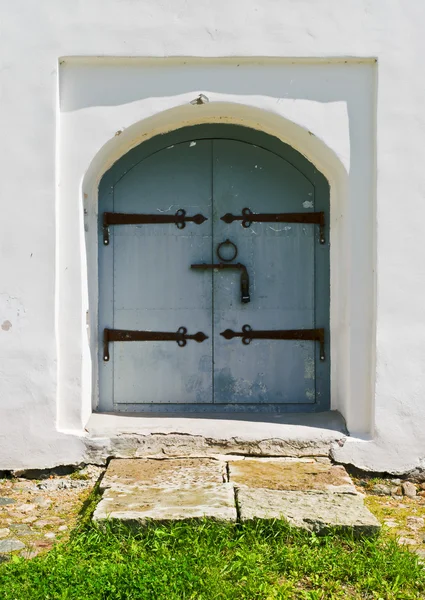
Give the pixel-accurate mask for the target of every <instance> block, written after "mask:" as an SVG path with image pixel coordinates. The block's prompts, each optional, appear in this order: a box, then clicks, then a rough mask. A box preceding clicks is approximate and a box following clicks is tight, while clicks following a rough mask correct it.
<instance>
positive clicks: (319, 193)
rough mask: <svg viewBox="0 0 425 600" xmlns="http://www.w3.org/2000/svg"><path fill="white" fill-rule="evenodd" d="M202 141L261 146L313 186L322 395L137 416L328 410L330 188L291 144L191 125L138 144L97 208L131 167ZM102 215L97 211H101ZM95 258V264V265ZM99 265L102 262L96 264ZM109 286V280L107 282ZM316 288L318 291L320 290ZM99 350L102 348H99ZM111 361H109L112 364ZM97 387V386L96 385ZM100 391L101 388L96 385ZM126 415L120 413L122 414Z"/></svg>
mask: <svg viewBox="0 0 425 600" xmlns="http://www.w3.org/2000/svg"><path fill="white" fill-rule="evenodd" d="M202 139H227V140H234V141H239V142H244V143H247V144H251V145H254V146H258V147H261V148H263V149H265V150H267V151H268V152H271V153H273V154H275V155H277V156H279V157H280V158H282V159H283V160H285V161H287V162H289V163H290V164H291V165H292V166H293V167H294V168H296V169H297V170H298V171H299V172H301V173H302V174H303V175H304V176H305V177H306V178H307V179H308V180H309V181H310V182H311V184H312V185H313V187H314V194H315V204H314V207H315V210H323V211H325V213H326V219H325V239H326V245H327V249H328V251H327V252H316V246H315V258H314V260H315V271H317V270H318V267H319V266H320V272H321V273H323V274H324V278H325V281H324V282H323V279H322V280H321V281H320V282H319V281H318V279H319V278H318V277H316V278H315V294H316V297H318V296H319V294H320V295H321V296H323V289H326V290H327V294H326V299H325V300H326V301H325V302H323V303H320V305H319V306H318V307H317V304H316V303H315V307H316V308H315V318H316V322H320V324H322V323H323V325H320V326H323V327H325V331H326V337H325V353H326V361H325V363H322V362H321V361H320V360H319V348H318V344H316V361H315V365H316V377H315V385H316V390H317V382H318V383H319V387H320V390H321V393H320V394H317V393H316V402H315V403H312V404H267V405H261V404H257V405H246V404H241V405H240V406H235V404H232V405H230V406H229V405H214V404H205V405H193V404H192V405H178V406H174V405H167V404H165V405H158V404H156V405H149V404H146V405H143V404H141V405H140V408H138V412H140V413H176V412H179V413H187V412H196V413H200V412H203V413H214V412H220V413H225V412H239V413H241V412H253V409H254V412H267V413H270V412H273V413H287V412H319V411H324V410H328V409H329V408H330V404H331V399H330V373H331V369H330V361H331V352H330V337H331V336H330V252H329V236H330V227H329V222H330V188H329V183H328V181H327V179H326V178H325V177H324V175H323V174H322V173H321V172H320V171H318V169H317V168H316V167H315V166H314V165H313V164H312V163H311V162H310V161H309V160H308V159H307V158H305V157H304V156H303V155H302V154H301V153H300V152H298V151H297V150H295V149H294V148H293V147H291V146H290V145H288V144H286V143H284V142H282V141H281V140H280V139H278V138H276V137H273V136H271V135H269V134H267V133H264V132H262V131H258V130H256V129H252V128H248V127H244V126H241V125H233V124H232V125H231V124H203V125H192V126H187V127H183V128H180V129H177V130H174V131H172V132H169V133H166V134H161V135H157V136H155V137H153V138H151V139H149V140H147V141H145V142H143V143H141V144H140V145H138V146H136V147H135V148H133V149H132V150H130V151H129V152H128V153H126V154H125V155H124V156H122V157H121V158H120V159H119V160H118V161H117V162H116V163H115V164H114V165H113V166H112V167H111V168H110V169H109V170H108V171H107V172H106V173H105V174H104V175H103V177H102V179H101V182H100V185H99V207H100V206H101V205H102V204H107V203H108V200H110V197H111V195H112V193H113V187H114V186H115V184H116V183H117V182H118V181H119V180H120V179H122V177H124V176H125V174H126V173H128V171H130V170H131V169H132V167H134V166H135V165H137V164H138V163H140V162H141V161H142V160H144V159H145V158H147V157H148V156H151V155H153V154H155V153H157V152H159V151H161V150H164V149H166V148H167V147H169V146H172V145H174V144H177V143H184V142H190V141H199V140H202ZM99 212H100V211H99ZM98 224H99V225H98V249H99V256H100V252H101V251H102V250H101V249H102V246H103V228H102V223H101V219H100V218H99V219H98ZM99 256H98V261H99ZM99 265H100V261H99ZM101 277H102V273H101V269H100V267H99V277H98V290H99V298H100V293H101V292H100V286H101ZM109 280H110V281H111V280H112V278H109ZM319 288H320V289H319ZM100 335H101V331H100V328H98V336H100ZM99 346H100V348H101V344H100V343H99ZM101 354H102V352H100V354H99V353H98V356H99V359H98V360H99V361H100V360H101ZM111 362H112V361H111ZM101 367H102V365H101V364H99V368H98V373H99V372H100V369H101ZM98 383H99V382H98ZM98 389H99V386H98ZM103 410H113V408H112V407H111V408H106V409H103ZM122 412H124V411H122Z"/></svg>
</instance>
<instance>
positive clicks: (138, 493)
mask: <svg viewBox="0 0 425 600" xmlns="http://www.w3.org/2000/svg"><path fill="white" fill-rule="evenodd" d="M101 490H102V492H103V496H102V499H101V501H100V502H99V504H98V506H97V508H96V510H95V512H94V515H93V518H94V520H95V521H100V522H101V521H104V520H107V519H118V520H122V521H125V522H127V523H130V522H131V523H144V522H146V521H148V520H154V521H173V520H181V519H193V518H204V517H205V518H211V519H217V520H224V521H238V520H242V521H244V520H249V519H257V518H258V519H284V520H287V521H288V522H289V523H290V524H291V525H293V526H296V527H303V528H306V529H310V530H314V531H320V530H323V529H325V528H328V527H344V528H353V529H355V530H359V531H362V532H368V533H370V532H374V531H376V530H378V529H379V527H380V524H379V522H378V521H377V519H376V518H375V517H374V516H373V515H372V514H371V513H370V512H369V510H368V509H367V508H366V507H365V506H364V503H363V496H362V495H361V494H359V493H358V492H357V491H356V488H355V487H354V485H353V483H352V481H351V479H350V477H349V476H348V474H347V472H346V470H345V469H344V467H342V466H340V465H333V464H331V462H330V461H329V460H328V459H326V458H321V457H319V458H316V459H314V458H301V459H295V458H294V459H291V458H245V457H240V456H215V457H211V458H166V459H152V458H147V459H113V460H111V462H110V463H109V466H108V468H107V470H106V472H105V475H104V477H103V479H102V482H101Z"/></svg>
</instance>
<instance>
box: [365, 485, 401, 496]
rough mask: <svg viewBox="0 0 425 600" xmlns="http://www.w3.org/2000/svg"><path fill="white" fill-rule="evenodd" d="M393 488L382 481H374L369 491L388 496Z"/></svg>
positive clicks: (376, 494)
mask: <svg viewBox="0 0 425 600" xmlns="http://www.w3.org/2000/svg"><path fill="white" fill-rule="evenodd" d="M393 489H396V488H392V487H390V486H389V485H385V484H384V483H376V484H375V485H374V486H372V488H371V490H370V493H371V494H374V495H375V496H390V495H391V492H392V491H393Z"/></svg>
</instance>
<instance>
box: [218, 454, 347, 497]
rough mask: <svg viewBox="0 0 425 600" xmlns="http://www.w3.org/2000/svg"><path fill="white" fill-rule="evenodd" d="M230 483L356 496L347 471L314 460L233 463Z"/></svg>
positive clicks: (253, 487) (230, 464) (254, 487)
mask: <svg viewBox="0 0 425 600" xmlns="http://www.w3.org/2000/svg"><path fill="white" fill-rule="evenodd" d="M229 474H230V481H231V482H232V483H235V484H236V485H237V486H239V487H240V486H246V487H249V488H251V489H256V488H265V489H270V490H286V491H290V490H292V491H297V490H298V491H313V490H317V491H329V492H337V493H351V494H356V493H357V492H356V488H355V487H354V484H353V482H352V481H351V479H350V477H349V475H348V473H347V471H346V470H345V468H344V467H343V466H341V465H333V464H331V463H330V461H323V462H318V461H317V460H314V459H298V460H296V459H292V460H291V459H288V458H286V459H285V458H282V459H261V458H260V459H251V458H250V459H245V460H236V461H233V460H231V461H229Z"/></svg>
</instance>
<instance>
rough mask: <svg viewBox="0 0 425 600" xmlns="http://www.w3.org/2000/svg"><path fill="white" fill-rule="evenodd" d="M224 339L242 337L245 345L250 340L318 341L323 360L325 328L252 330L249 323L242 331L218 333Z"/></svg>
mask: <svg viewBox="0 0 425 600" xmlns="http://www.w3.org/2000/svg"><path fill="white" fill-rule="evenodd" d="M220 335H222V336H223V337H224V338H225V339H226V340H232V339H233V338H235V337H240V338H242V344H245V345H246V346H247V345H248V344H250V343H251V341H252V340H301V341H312V342H319V344H320V360H325V330H324V329H270V330H268V331H267V330H263V331H254V330H253V329H252V327H251V326H250V325H244V326H243V327H242V331H233V330H232V329H226V331H222V332H221V333H220Z"/></svg>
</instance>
